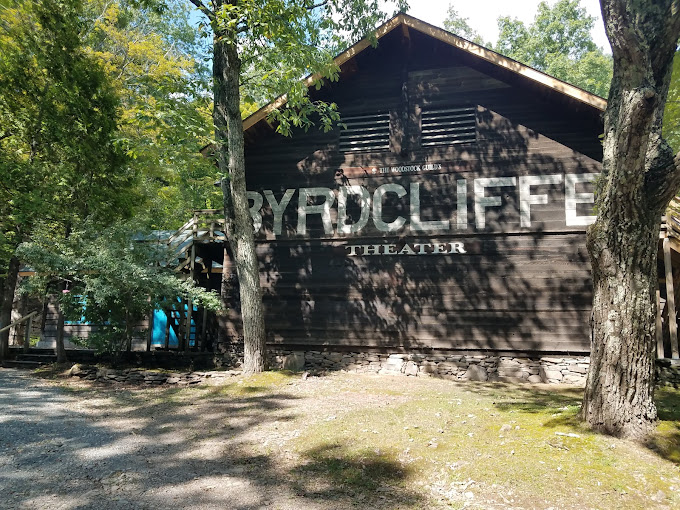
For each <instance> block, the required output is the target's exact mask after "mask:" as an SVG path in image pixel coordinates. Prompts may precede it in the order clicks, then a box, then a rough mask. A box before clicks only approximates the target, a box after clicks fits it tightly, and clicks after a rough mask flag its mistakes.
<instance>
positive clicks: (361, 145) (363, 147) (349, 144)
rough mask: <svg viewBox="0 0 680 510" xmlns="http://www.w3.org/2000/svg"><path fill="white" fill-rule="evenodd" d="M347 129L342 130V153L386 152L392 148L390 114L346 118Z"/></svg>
mask: <svg viewBox="0 0 680 510" xmlns="http://www.w3.org/2000/svg"><path fill="white" fill-rule="evenodd" d="M342 122H344V124H345V125H346V126H347V129H341V130H340V144H339V149H340V152H352V151H384V150H388V149H389V148H390V114H389V113H374V114H371V115H357V116H354V117H344V118H342Z"/></svg>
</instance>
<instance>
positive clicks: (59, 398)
mask: <svg viewBox="0 0 680 510" xmlns="http://www.w3.org/2000/svg"><path fill="white" fill-rule="evenodd" d="M289 388H291V391H288V390H287V393H285V394H284V393H279V394H275V395H254V396H252V397H250V396H249V397H245V398H243V399H239V400H238V401H234V400H233V399H220V396H219V393H218V391H219V388H215V391H216V396H215V397H214V398H210V399H205V400H201V399H198V398H196V399H195V401H192V400H191V399H192V393H191V391H192V390H191V389H187V388H185V389H184V390H169V389H167V388H139V389H134V388H132V389H130V388H128V389H116V388H112V387H107V388H104V389H101V388H100V389H92V388H88V387H82V388H77V387H75V388H73V387H71V386H69V388H67V389H64V388H62V387H59V386H57V385H54V384H53V383H51V382H49V381H42V380H40V379H36V378H34V377H32V376H31V375H30V374H27V373H26V372H22V371H18V370H15V369H2V368H0V409H1V410H0V495H1V496H0V508H3V509H5V508H7V509H15V508H16V509H41V510H43V509H85V508H96V509H123V508H124V509H131V508H134V509H138V508H139V509H144V508H148V509H160V508H164V509H167V508H173V509H174V508H186V509H212V508H215V509H217V508H219V509H254V508H265V507H269V508H280V509H297V508H346V507H351V506H352V505H351V503H350V502H349V501H347V500H345V501H342V500H337V499H336V500H335V501H332V500H331V502H329V501H328V499H327V498H317V499H311V500H310V499H309V498H308V497H305V495H304V494H303V495H301V494H299V491H298V493H296V492H295V490H294V489H293V488H291V484H290V478H288V479H287V478H286V476H287V474H288V475H289V471H286V466H285V463H286V450H285V442H286V441H287V440H289V439H290V437H285V436H286V434H288V435H290V432H285V433H284V432H283V431H282V430H281V431H279V433H278V434H277V430H278V427H277V423H284V422H285V421H287V420H289V419H293V416H292V414H291V413H292V411H291V410H290V409H289V406H288V405H287V402H290V401H291V399H293V398H297V399H304V398H306V396H305V395H299V396H294V395H293V394H292V393H294V391H295V390H294V388H293V387H289ZM203 391H205V388H204V390H203ZM291 392H292V393H291ZM293 435H294V431H293ZM269 453H275V454H276V455H269Z"/></svg>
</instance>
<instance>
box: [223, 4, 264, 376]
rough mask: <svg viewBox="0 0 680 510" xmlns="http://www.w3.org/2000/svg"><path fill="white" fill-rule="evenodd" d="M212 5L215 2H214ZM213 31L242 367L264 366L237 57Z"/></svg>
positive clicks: (226, 37) (231, 45) (259, 369)
mask: <svg viewBox="0 0 680 510" xmlns="http://www.w3.org/2000/svg"><path fill="white" fill-rule="evenodd" d="M215 4H216V10H217V9H219V5H218V4H220V2H215ZM230 35H232V34H228V33H224V32H222V33H220V32H217V33H216V34H215V39H214V59H213V76H214V85H213V86H214V90H215V108H214V112H213V121H214V123H215V139H216V141H217V161H218V165H219V168H220V170H221V172H222V173H223V175H226V176H227V178H224V179H223V180H222V191H223V193H224V197H225V217H226V221H227V225H226V229H225V230H226V234H227V238H228V239H229V243H230V245H231V249H232V252H233V253H234V258H235V263H236V271H237V274H238V279H239V284H240V294H241V317H242V320H243V337H244V338H243V342H244V346H243V347H244V361H243V371H244V373H247V374H248V373H254V372H262V371H263V370H265V369H266V359H267V356H266V344H265V329H264V308H263V306H262V290H261V289H260V273H259V264H258V261H257V256H256V254H255V239H254V232H253V222H252V218H251V216H250V210H249V208H248V197H247V194H246V172H245V159H244V155H243V148H244V144H243V124H242V122H241V108H240V98H239V84H240V73H241V62H240V60H239V57H238V50H237V47H236V43H235V38H231V37H230Z"/></svg>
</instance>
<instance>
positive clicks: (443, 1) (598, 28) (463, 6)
mask: <svg viewBox="0 0 680 510" xmlns="http://www.w3.org/2000/svg"><path fill="white" fill-rule="evenodd" d="M556 1H557V0H547V2H548V4H550V5H554V4H555V3H556ZM409 3H410V6H411V8H410V9H409V14H410V15H411V16H414V17H416V18H419V19H421V20H423V21H426V22H428V23H430V24H432V25H436V26H438V27H441V26H443V24H444V19H445V18H446V13H447V12H448V9H449V4H453V6H454V8H455V9H456V11H458V15H459V16H461V17H463V18H468V24H469V25H470V27H472V28H473V29H474V30H476V31H477V32H478V33H479V34H480V35H481V36H482V39H484V40H485V41H491V42H493V43H494V44H495V43H496V40H497V39H498V26H497V25H496V19H497V18H498V17H499V16H510V17H512V18H519V19H520V20H522V21H524V22H525V23H529V22H531V21H533V19H534V16H535V15H536V10H537V9H536V8H537V6H538V4H539V3H540V0H472V1H470V0H466V1H462V0H410V1H409ZM581 6H582V7H585V9H586V10H587V11H588V14H590V15H591V16H595V17H596V18H597V21H596V22H595V27H594V28H593V32H592V35H593V41H594V42H595V44H597V45H598V46H600V47H601V48H604V49H605V51H606V52H607V53H611V51H610V49H609V41H607V36H606V35H605V33H604V25H603V24H602V15H601V14H600V2H599V0H581Z"/></svg>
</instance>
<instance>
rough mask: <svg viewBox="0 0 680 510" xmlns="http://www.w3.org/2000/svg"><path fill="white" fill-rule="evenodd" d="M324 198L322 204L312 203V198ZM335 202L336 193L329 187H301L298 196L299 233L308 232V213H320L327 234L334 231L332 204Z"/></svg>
mask: <svg viewBox="0 0 680 510" xmlns="http://www.w3.org/2000/svg"><path fill="white" fill-rule="evenodd" d="M319 197H320V198H322V199H323V201H322V202H321V203H320V204H310V203H309V199H310V198H319ZM333 202H335V193H333V191H332V190H330V189H328V188H300V196H299V197H298V225H297V233H298V234H300V235H301V236H303V235H305V234H306V233H307V215H308V214H320V215H321V222H322V223H323V231H324V233H325V234H332V233H333V224H332V223H331V206H332V205H333Z"/></svg>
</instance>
